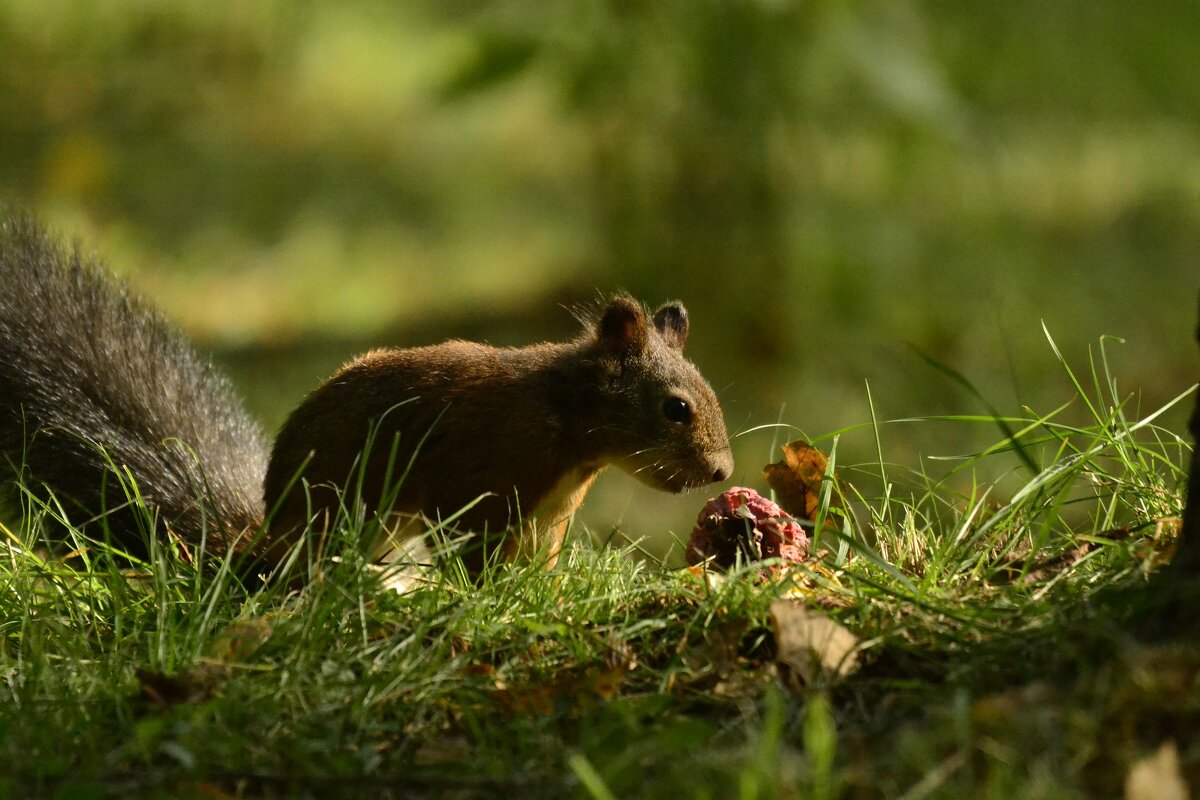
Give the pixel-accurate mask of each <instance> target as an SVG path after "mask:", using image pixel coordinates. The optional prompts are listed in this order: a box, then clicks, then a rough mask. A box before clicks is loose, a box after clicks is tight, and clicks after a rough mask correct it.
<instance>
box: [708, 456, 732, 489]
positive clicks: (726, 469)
mask: <svg viewBox="0 0 1200 800" xmlns="http://www.w3.org/2000/svg"><path fill="white" fill-rule="evenodd" d="M732 474H733V453H729V452H726V453H723V454H722V455H721V457H720V458H719V459H718V460H717V467H716V469H714V470H713V474H712V482H713V483H720V482H721V481H724V480H728V479H729V476H730V475H732Z"/></svg>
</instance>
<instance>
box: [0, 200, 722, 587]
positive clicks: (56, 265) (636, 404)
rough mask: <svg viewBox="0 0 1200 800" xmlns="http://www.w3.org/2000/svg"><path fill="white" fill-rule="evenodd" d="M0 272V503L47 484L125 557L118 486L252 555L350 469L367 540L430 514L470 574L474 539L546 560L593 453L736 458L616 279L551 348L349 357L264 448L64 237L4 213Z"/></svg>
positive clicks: (676, 329) (670, 306)
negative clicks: (455, 540)
mask: <svg viewBox="0 0 1200 800" xmlns="http://www.w3.org/2000/svg"><path fill="white" fill-rule="evenodd" d="M0 286H2V287H3V290H2V291H0V455H2V456H3V458H4V459H5V460H6V462H7V464H8V465H9V466H10V467H11V475H10V476H9V479H8V480H7V481H6V482H5V486H6V487H7V492H8V496H9V499H10V500H11V499H12V497H13V496H14V493H15V492H16V491H17V487H18V486H24V487H25V490H26V491H29V492H31V493H32V494H33V495H34V496H35V497H39V498H47V497H50V496H53V498H54V499H55V501H56V502H57V503H58V504H59V505H60V506H61V508H62V509H63V510H64V511H65V512H67V514H68V516H70V517H71V519H72V522H74V523H75V524H76V525H79V524H83V525H85V526H91V525H95V524H102V525H103V526H104V528H103V530H105V531H107V533H108V534H109V535H110V536H111V537H112V539H113V541H115V542H117V543H119V544H120V545H121V546H122V547H124V548H128V551H129V552H132V553H139V552H144V549H145V534H144V533H141V530H142V528H144V526H145V516H144V513H141V514H140V516H139V511H138V510H137V508H136V506H135V505H134V504H133V503H131V502H130V498H129V497H127V494H128V493H129V487H130V486H132V487H134V488H135V489H136V493H137V494H138V495H140V498H141V499H142V500H143V501H144V503H145V505H146V506H148V507H150V508H151V509H153V510H154V511H155V513H156V514H157V515H158V518H159V520H160V521H161V522H162V523H163V524H164V526H165V528H166V530H167V531H168V532H169V534H170V535H171V536H172V537H173V538H174V539H175V540H176V541H177V542H179V543H182V544H183V545H184V546H186V547H198V546H201V545H202V546H204V547H206V548H207V550H208V551H209V552H211V553H216V554H217V555H226V554H231V555H235V556H239V557H240V556H250V557H251V558H250V561H251V562H252V563H254V564H255V565H256V566H255V569H257V570H260V571H262V570H268V571H269V569H271V568H274V567H276V566H278V565H279V564H280V563H281V561H282V558H283V555H284V554H285V553H287V552H289V551H290V549H291V548H292V547H293V546H295V545H296V544H297V543H298V542H300V541H302V540H304V539H305V537H309V536H312V535H314V533H313V532H314V531H317V532H321V531H325V530H327V529H328V528H329V526H330V525H331V524H332V522H333V520H334V519H335V518H336V517H337V516H338V513H339V509H340V508H342V507H344V506H345V504H346V498H347V497H349V496H350V494H348V493H345V491H344V490H345V487H347V486H349V485H351V484H354V483H355V481H357V491H356V492H355V493H354V497H355V498H356V499H357V500H358V502H359V503H360V504H361V505H360V506H359V508H358V510H359V511H361V512H363V513H364V514H365V515H366V517H365V518H366V519H368V520H370V519H376V520H379V521H380V522H381V524H382V526H383V528H384V530H386V531H388V532H389V533H390V534H391V535H390V538H389V539H388V542H387V543H385V544H384V545H383V546H382V547H381V548H380V551H379V552H378V553H374V554H372V555H373V556H375V557H383V556H385V555H387V552H388V550H389V549H391V550H394V549H395V548H397V547H399V546H400V545H399V544H397V543H398V542H402V541H404V540H406V539H407V538H409V537H411V536H413V535H415V533H416V532H419V531H420V530H425V529H428V528H429V527H430V526H431V525H434V524H438V523H439V522H446V524H449V525H451V526H452V527H453V529H454V530H455V531H459V532H463V533H464V534H466V535H467V536H468V537H474V538H476V539H479V540H482V541H484V542H486V543H487V544H486V546H484V547H475V548H466V549H464V551H463V552H464V553H465V555H464V560H465V561H466V563H467V565H468V569H469V570H470V571H471V572H472V573H478V571H479V569H480V568H481V567H482V565H483V563H484V561H485V560H486V559H487V558H489V557H492V556H496V557H499V558H503V559H513V558H520V557H530V556H532V555H534V554H535V553H542V554H543V557H544V558H545V559H546V562H547V565H548V566H553V564H554V561H555V559H556V558H557V556H558V553H559V550H560V548H561V546H562V542H563V537H564V534H565V532H566V529H567V525H568V523H569V521H570V519H571V517H572V515H573V514H574V512H575V510H576V509H577V508H578V507H579V504H580V503H581V502H582V501H583V498H584V496H585V495H586V494H587V491H588V489H589V487H590V486H591V485H592V482H593V481H594V480H595V478H596V476H597V475H598V474H599V473H600V472H601V471H602V470H603V469H605V468H606V467H608V466H610V465H617V466H619V467H621V468H623V469H624V470H625V471H626V472H628V473H630V474H632V475H633V476H635V477H636V478H638V479H640V480H641V481H642V482H644V483H646V484H648V485H650V486H652V487H655V488H657V489H662V490H665V491H669V492H679V491H682V490H685V489H691V488H695V487H699V486H702V485H705V484H709V483H712V482H720V481H724V480H726V479H727V478H729V476H730V474H731V472H732V470H733V456H732V452H731V450H730V446H729V439H728V435H727V433H726V428H725V423H724V420H723V418H722V413H721V408H720V405H719V403H718V401H717V398H716V395H715V394H714V392H713V390H712V388H711V387H710V386H709V385H708V383H707V382H706V381H705V380H704V378H703V377H702V376H701V375H700V373H699V371H698V370H697V369H696V368H695V366H693V365H692V364H691V363H690V362H689V361H688V360H687V359H686V358H685V357H684V356H683V348H684V344H685V342H686V341H687V337H688V316H687V312H686V311H685V309H684V307H683V306H682V305H681V304H680V303H677V302H672V303H667V304H665V305H663V306H662V307H660V308H659V309H657V310H656V311H655V312H654V313H653V314H651V313H649V312H648V311H647V310H646V308H645V307H644V306H642V305H641V304H640V303H639V302H638V301H636V300H634V299H633V298H632V297H630V296H629V295H626V294H623V293H619V294H616V295H614V296H613V297H612V298H611V299H610V300H609V301H608V303H607V305H606V306H605V307H604V308H603V310H602V311H601V312H600V313H599V314H598V315H596V316H595V317H594V318H590V319H586V320H584V323H585V324H584V330H583V331H582V332H581V333H580V334H579V335H578V336H577V337H576V338H575V339H573V340H571V341H568V342H564V343H554V344H536V345H532V346H527V347H517V348H498V347H491V346H488V345H483V344H476V343H472V342H465V341H448V342H445V343H442V344H437V345H432V346H427V347H415V348H410V349H381V350H374V351H371V352H368V353H367V354H365V355H363V356H361V357H359V358H357V359H355V360H353V361H351V362H350V363H348V364H347V365H346V366H344V367H342V368H341V369H340V370H338V371H337V372H335V373H334V374H333V375H332V376H331V377H330V378H329V379H328V380H326V381H325V382H324V383H322V384H321V385H320V386H318V387H317V388H316V389H315V390H314V391H313V392H312V393H311V394H309V395H308V397H307V398H305V399H304V400H303V401H302V402H301V403H300V405H299V407H297V408H296V409H295V411H294V412H293V413H292V414H291V415H290V416H288V417H287V419H286V421H285V422H284V423H283V426H282V428H281V430H280V431H279V434H278V437H277V438H276V440H275V442H274V444H273V446H268V444H267V443H266V440H265V438H264V436H263V435H262V433H261V431H260V429H259V426H258V425H257V424H256V423H255V422H254V420H253V419H252V418H251V417H250V415H249V414H248V413H247V411H246V410H245V408H244V407H243V405H242V403H241V401H240V400H239V399H238V397H237V396H236V394H235V392H234V390H233V388H232V385H231V384H230V382H229V381H228V380H227V379H226V378H225V377H224V376H223V375H222V374H221V373H220V372H219V371H218V370H217V369H216V368H215V367H214V366H213V365H212V364H211V363H210V362H208V361H207V360H205V359H204V358H202V357H201V356H199V355H198V354H197V353H196V352H195V350H194V349H193V347H192V345H191V344H190V343H189V342H188V341H187V339H186V338H185V337H184V336H183V335H182V333H180V332H179V331H178V330H176V329H175V328H174V327H173V326H171V325H170V324H169V323H168V322H167V321H166V320H165V319H164V318H163V317H162V316H161V315H160V314H159V313H157V312H156V311H155V310H153V309H151V308H150V307H148V306H147V305H146V304H144V303H143V302H142V301H141V300H140V299H138V298H136V297H134V296H133V295H132V294H131V293H130V291H129V290H128V288H127V287H126V286H125V285H124V284H122V283H120V282H118V281H117V280H116V279H114V278H113V277H112V276H111V275H110V274H109V273H108V272H107V271H106V269H105V268H104V267H103V265H102V264H101V263H100V262H98V261H97V260H96V259H95V258H94V257H86V256H84V255H83V254H82V253H81V251H80V249H79V247H78V245H76V246H75V247H74V248H73V249H72V248H68V247H66V246H64V245H63V244H61V243H60V242H59V241H57V240H56V239H54V238H53V237H51V236H50V235H49V234H48V233H46V232H45V231H44V230H43V229H42V228H41V227H40V225H39V224H38V223H37V222H36V221H33V220H31V219H29V218H26V217H24V216H16V217H14V218H10V219H7V220H6V221H4V222H3V223H2V224H0ZM268 453H269V455H268ZM116 474H120V475H121V476H123V477H124V478H125V480H122V481H117V480H114V477H115V475H116Z"/></svg>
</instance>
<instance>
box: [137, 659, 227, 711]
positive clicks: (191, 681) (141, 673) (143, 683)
mask: <svg viewBox="0 0 1200 800" xmlns="http://www.w3.org/2000/svg"><path fill="white" fill-rule="evenodd" d="M136 674H137V679H138V693H139V694H140V695H141V696H142V698H143V699H145V700H147V701H149V702H150V703H151V704H153V705H156V706H177V705H183V704H191V703H202V702H204V701H205V700H208V699H209V698H210V697H212V695H213V692H214V691H215V690H216V688H217V686H219V685H220V684H221V683H222V682H223V681H224V680H225V678H226V672H225V670H222V669H217V668H213V667H207V666H200V667H197V668H195V669H189V670H185V671H183V672H180V673H178V674H177V675H167V674H165V673H162V672H155V671H154V670H148V669H138V670H137V671H136Z"/></svg>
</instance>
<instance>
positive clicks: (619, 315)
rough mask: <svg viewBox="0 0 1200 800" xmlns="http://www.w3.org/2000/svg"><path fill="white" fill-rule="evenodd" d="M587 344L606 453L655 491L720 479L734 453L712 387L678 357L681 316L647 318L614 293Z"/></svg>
mask: <svg viewBox="0 0 1200 800" xmlns="http://www.w3.org/2000/svg"><path fill="white" fill-rule="evenodd" d="M591 327H592V331H591V333H590V334H589V336H588V339H589V341H588V343H587V346H588V348H589V349H591V350H592V354H593V361H592V363H593V364H594V365H595V366H596V368H598V369H599V370H600V371H601V381H600V387H601V394H602V395H603V398H604V402H603V408H604V411H603V416H604V417H606V419H605V421H604V425H603V430H602V431H601V430H597V431H595V433H597V434H602V435H603V436H604V438H605V440H606V441H605V449H606V450H607V452H606V453H605V455H606V457H607V458H608V459H611V461H612V462H613V463H616V464H618V465H620V466H621V467H622V468H623V469H624V470H625V471H626V472H628V473H630V474H631V475H633V476H635V477H637V478H638V479H639V480H641V481H642V482H643V483H645V484H647V485H649V486H652V487H654V488H656V489H662V490H664V491H669V492H679V491H683V490H684V489H692V488H695V487H698V486H703V485H705V484H708V483H714V482H719V481H724V480H726V479H728V478H729V476H730V474H731V473H732V472H733V452H732V451H731V450H730V448H729V435H728V433H726V430H725V420H724V417H723V416H722V414H721V406H720V404H719V403H718V402H717V396H716V395H715V394H714V393H713V390H712V387H710V386H709V385H708V382H707V381H705V380H704V378H703V377H701V375H700V372H699V371H698V370H697V369H696V367H695V366H693V365H692V363H691V362H690V361H688V360H687V359H686V358H684V356H683V345H684V343H685V342H686V341H687V336H688V316H687V311H685V310H684V308H683V306H682V305H681V304H680V303H667V304H665V305H663V306H662V307H661V308H659V309H658V310H657V311H655V312H654V314H653V316H649V315H648V314H647V312H646V309H645V308H644V307H643V306H642V304H641V303H639V302H637V301H636V300H634V299H633V298H632V297H630V296H628V295H625V294H619V295H617V296H616V297H614V298H613V299H612V300H611V301H610V302H609V303H608V306H607V307H606V308H605V309H604V311H603V312H601V314H600V316H599V317H598V318H597V319H596V320H595V321H594V322H593V323H592V324H591Z"/></svg>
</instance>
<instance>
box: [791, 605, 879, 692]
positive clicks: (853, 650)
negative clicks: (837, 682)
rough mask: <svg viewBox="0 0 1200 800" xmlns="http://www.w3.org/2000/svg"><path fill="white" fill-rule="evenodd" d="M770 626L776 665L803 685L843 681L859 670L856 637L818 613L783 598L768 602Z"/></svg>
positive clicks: (840, 625)
mask: <svg viewBox="0 0 1200 800" xmlns="http://www.w3.org/2000/svg"><path fill="white" fill-rule="evenodd" d="M771 625H772V627H773V628H774V630H775V648H776V655H775V660H776V662H777V663H778V664H779V666H780V668H781V671H786V672H787V673H790V674H791V675H792V676H794V677H795V678H796V679H797V680H798V681H799V682H800V683H801V684H802V685H811V684H813V683H815V682H816V681H817V680H818V679H820V678H821V677H832V678H845V677H846V676H847V675H849V674H851V673H852V672H854V671H855V670H856V669H858V653H857V648H858V643H859V640H858V637H857V636H855V635H854V634H853V633H851V632H850V631H849V630H848V629H847V628H846V627H845V626H844V625H842V624H841V623H839V622H836V621H834V620H832V619H830V618H829V617H827V616H825V615H824V614H822V613H821V612H819V611H814V610H812V609H811V608H808V607H807V606H806V605H804V604H803V603H800V602H797V601H795V600H791V599H788V598H783V599H780V600H776V601H775V602H773V603H771Z"/></svg>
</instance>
